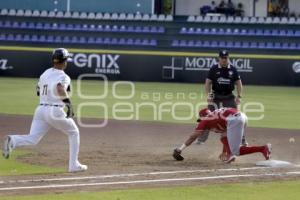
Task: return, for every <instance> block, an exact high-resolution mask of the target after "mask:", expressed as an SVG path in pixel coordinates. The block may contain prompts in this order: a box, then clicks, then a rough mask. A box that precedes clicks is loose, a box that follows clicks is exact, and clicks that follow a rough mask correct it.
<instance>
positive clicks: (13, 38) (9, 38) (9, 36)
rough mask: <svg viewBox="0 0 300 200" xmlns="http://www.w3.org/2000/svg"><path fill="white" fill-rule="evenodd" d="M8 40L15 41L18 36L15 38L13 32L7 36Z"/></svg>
mask: <svg viewBox="0 0 300 200" xmlns="http://www.w3.org/2000/svg"><path fill="white" fill-rule="evenodd" d="M6 40H7V41H15V40H16V38H15V36H14V35H13V34H8V35H7V37H6Z"/></svg>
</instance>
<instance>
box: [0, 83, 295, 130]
mask: <svg viewBox="0 0 300 200" xmlns="http://www.w3.org/2000/svg"><path fill="white" fill-rule="evenodd" d="M36 81H37V79H24V78H0V91H1V93H0V105H1V109H0V113H9V114H26V115H32V114H33V112H34V109H35V107H36V105H37V103H38V98H37V97H36V96H35V84H36ZM134 87H135V93H134V96H133V97H132V98H130V99H128V100H122V99H117V98H115V97H114V96H113V95H112V91H113V89H112V88H113V82H109V85H108V95H107V97H106V98H104V99H82V98H79V96H78V94H77V84H76V81H73V92H74V94H73V97H72V99H73V103H74V104H75V106H76V105H77V106H78V105H79V104H80V103H103V104H105V105H107V108H108V117H109V118H115V117H116V116H113V115H112V110H113V109H115V108H118V109H127V110H128V109H132V110H131V111H132V113H131V111H130V112H129V113H121V112H118V113H117V116H118V117H129V118H127V119H130V120H131V119H133V120H143V121H144V120H146V121H153V120H158V121H163V122H176V123H194V122H195V118H196V112H197V110H198V109H196V106H195V105H196V104H197V103H201V104H202V105H203V106H204V105H205V104H206V102H205V98H203V85H201V84H183V83H143V82H136V83H134ZM103 88H104V87H103V83H102V82H101V81H84V82H83V84H82V91H83V94H84V95H99V94H102V93H103V90H104V89H103ZM116 88H117V89H116V92H117V94H118V95H123V96H125V95H127V96H128V95H130V92H131V90H130V87H129V86H128V85H121V86H120V85H119V86H117V87H116ZM190 94H192V96H189V95H190ZM195 95H196V96H195ZM243 96H244V98H243V99H242V100H243V102H242V105H241V108H242V110H243V111H245V109H244V106H245V105H246V104H248V103H251V102H259V103H261V104H262V105H263V106H264V112H263V114H264V118H263V119H262V120H250V121H249V126H252V127H269V128H287V129H300V123H299V119H300V117H299V113H300V106H299V99H300V92H299V88H297V87H270V86H268V87H267V86H247V85H246V86H245V88H244V95H243ZM145 102H147V103H150V104H153V105H154V106H156V107H157V108H156V109H155V110H156V111H157V110H158V107H159V106H163V108H164V109H166V111H164V112H162V113H161V118H160V119H159V118H158V114H156V115H155V114H154V113H155V112H154V109H153V107H151V106H149V105H148V106H145V105H144V106H141V107H140V108H139V107H138V106H139V105H141V103H145ZM178 102H182V103H191V105H193V107H192V108H189V107H188V106H174V104H175V103H178ZM118 103H123V104H124V103H131V104H132V107H130V106H129V105H119V107H116V106H117V104H118ZM114 106H115V107H114ZM203 106H202V107H203ZM172 107H174V108H175V113H176V115H177V116H180V117H188V115H189V113H190V111H193V112H194V113H195V114H194V117H193V119H191V118H189V119H187V120H175V119H174V118H173V117H172V115H171V112H170V110H171V109H172ZM252 108H255V107H252ZM137 111H139V115H137V114H136V113H137ZM103 113H104V112H103V109H102V108H101V107H99V106H98V107H97V106H89V107H83V108H82V112H81V116H83V117H95V118H101V117H103V116H104V114H103ZM77 114H78V111H77ZM246 114H247V115H248V116H250V117H254V116H258V115H260V114H259V113H255V114H253V113H252V114H251V113H249V112H248V113H246Z"/></svg>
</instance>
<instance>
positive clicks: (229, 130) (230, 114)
mask: <svg viewBox="0 0 300 200" xmlns="http://www.w3.org/2000/svg"><path fill="white" fill-rule="evenodd" d="M199 116H200V119H199V123H198V125H197V127H196V129H195V131H194V133H193V134H192V135H191V136H190V138H189V139H188V140H187V141H186V142H185V143H184V144H182V146H181V147H180V148H176V149H175V150H174V152H173V157H174V159H176V160H178V161H181V160H183V159H184V158H183V156H182V155H181V153H182V151H183V150H184V149H185V148H186V147H188V146H189V145H191V144H192V143H193V142H194V141H195V140H196V139H197V138H198V137H199V136H201V134H203V133H204V132H205V130H211V131H214V132H217V133H221V142H222V144H223V152H222V153H221V154H220V156H219V158H220V159H221V160H222V161H223V162H225V163H231V162H233V161H234V160H235V159H236V157H237V156H241V155H246V154H251V153H257V152H260V153H262V154H263V156H264V157H265V159H266V160H269V159H270V156H271V144H266V145H265V146H252V147H250V146H243V145H241V142H242V137H243V135H244V128H245V127H246V124H247V116H246V115H245V114H244V113H242V112H240V111H238V110H237V109H235V108H221V109H217V110H215V111H213V112H211V111H210V110H209V109H207V108H205V109H202V110H201V111H200V112H199Z"/></svg>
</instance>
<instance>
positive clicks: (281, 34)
mask: <svg viewBox="0 0 300 200" xmlns="http://www.w3.org/2000/svg"><path fill="white" fill-rule="evenodd" d="M279 35H280V36H286V35H287V32H286V31H285V30H280V31H279Z"/></svg>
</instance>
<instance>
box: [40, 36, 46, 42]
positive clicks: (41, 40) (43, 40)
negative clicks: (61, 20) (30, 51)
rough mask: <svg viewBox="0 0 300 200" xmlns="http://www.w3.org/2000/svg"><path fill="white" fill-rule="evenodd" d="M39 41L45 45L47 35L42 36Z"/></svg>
mask: <svg viewBox="0 0 300 200" xmlns="http://www.w3.org/2000/svg"><path fill="white" fill-rule="evenodd" d="M38 41H39V42H41V43H45V42H46V36H45V35H40V37H39V39H38Z"/></svg>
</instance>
